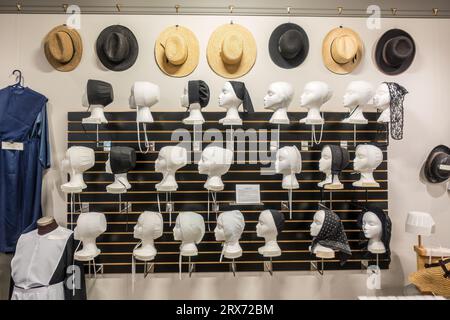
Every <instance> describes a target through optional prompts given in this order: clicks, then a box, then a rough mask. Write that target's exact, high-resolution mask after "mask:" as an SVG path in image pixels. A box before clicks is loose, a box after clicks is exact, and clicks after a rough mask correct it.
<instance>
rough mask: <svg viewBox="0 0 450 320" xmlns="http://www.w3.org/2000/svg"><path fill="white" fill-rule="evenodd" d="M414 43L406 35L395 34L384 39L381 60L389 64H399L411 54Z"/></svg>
mask: <svg viewBox="0 0 450 320" xmlns="http://www.w3.org/2000/svg"><path fill="white" fill-rule="evenodd" d="M413 51H414V45H413V43H412V41H411V39H409V38H408V37H405V36H397V37H394V38H392V39H389V40H388V41H386V43H385V45H384V48H383V60H384V61H385V62H386V63H387V64H388V65H390V66H399V65H401V64H402V62H403V61H405V60H406V59H407V58H408V57H409V56H410V55H411V54H413Z"/></svg>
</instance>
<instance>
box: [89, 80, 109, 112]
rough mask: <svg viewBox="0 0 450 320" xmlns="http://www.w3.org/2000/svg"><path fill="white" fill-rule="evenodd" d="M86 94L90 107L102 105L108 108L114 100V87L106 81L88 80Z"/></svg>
mask: <svg viewBox="0 0 450 320" xmlns="http://www.w3.org/2000/svg"><path fill="white" fill-rule="evenodd" d="M86 94H87V99H88V102H89V105H93V104H96V105H101V106H104V107H106V106H107V105H109V104H110V103H111V102H113V100H114V92H113V88H112V85H111V84H110V83H108V82H105V81H100V80H88V82H87V86H86Z"/></svg>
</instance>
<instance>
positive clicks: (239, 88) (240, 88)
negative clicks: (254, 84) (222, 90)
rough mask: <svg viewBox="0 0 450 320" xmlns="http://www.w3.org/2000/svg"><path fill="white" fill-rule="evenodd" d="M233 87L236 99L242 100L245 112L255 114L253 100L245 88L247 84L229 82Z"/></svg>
mask: <svg viewBox="0 0 450 320" xmlns="http://www.w3.org/2000/svg"><path fill="white" fill-rule="evenodd" d="M229 82H230V84H231V86H232V87H233V90H234V93H235V94H236V97H238V98H239V99H241V100H242V107H243V108H244V111H245V112H254V111H255V110H254V109H253V103H252V99H251V98H250V95H249V93H248V91H247V88H246V87H245V83H243V82H241V81H229Z"/></svg>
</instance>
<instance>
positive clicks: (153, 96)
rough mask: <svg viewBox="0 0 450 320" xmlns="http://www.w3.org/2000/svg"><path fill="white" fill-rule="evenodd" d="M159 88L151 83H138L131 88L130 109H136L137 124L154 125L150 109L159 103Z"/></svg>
mask: <svg viewBox="0 0 450 320" xmlns="http://www.w3.org/2000/svg"><path fill="white" fill-rule="evenodd" d="M159 99H160V89H159V86H157V85H156V84H153V83H151V82H146V81H136V82H135V83H134V84H133V86H132V87H131V94H130V98H129V103H130V108H131V109H136V122H138V123H152V122H153V117H152V113H151V112H150V108H151V107H152V106H153V105H155V104H156V103H158V102H159Z"/></svg>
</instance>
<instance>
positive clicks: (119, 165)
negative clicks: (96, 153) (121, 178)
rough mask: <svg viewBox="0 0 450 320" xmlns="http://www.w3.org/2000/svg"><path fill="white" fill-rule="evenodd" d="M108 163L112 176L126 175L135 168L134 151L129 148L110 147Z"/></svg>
mask: <svg viewBox="0 0 450 320" xmlns="http://www.w3.org/2000/svg"><path fill="white" fill-rule="evenodd" d="M109 162H110V165H111V171H112V172H113V173H114V174H121V173H127V172H128V171H130V170H133V169H134V167H135V166H136V151H135V150H134V149H133V148H130V147H112V148H111V151H110V153H109Z"/></svg>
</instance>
